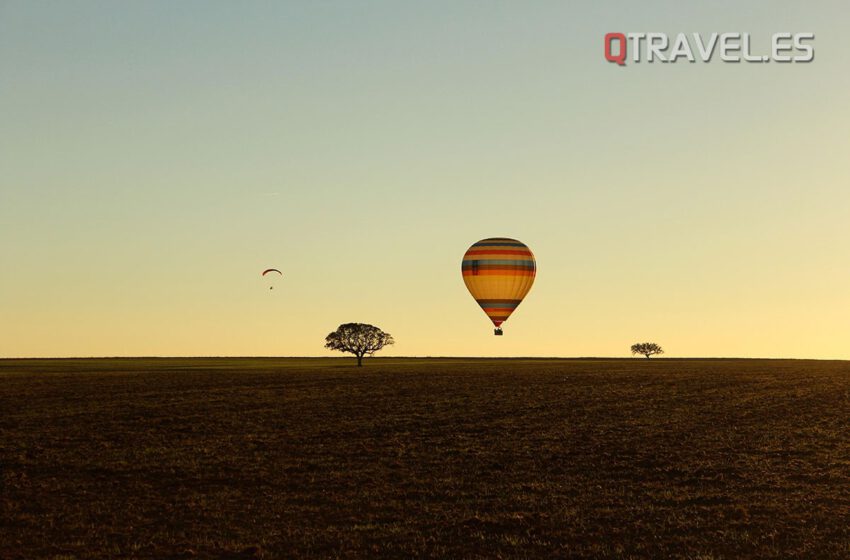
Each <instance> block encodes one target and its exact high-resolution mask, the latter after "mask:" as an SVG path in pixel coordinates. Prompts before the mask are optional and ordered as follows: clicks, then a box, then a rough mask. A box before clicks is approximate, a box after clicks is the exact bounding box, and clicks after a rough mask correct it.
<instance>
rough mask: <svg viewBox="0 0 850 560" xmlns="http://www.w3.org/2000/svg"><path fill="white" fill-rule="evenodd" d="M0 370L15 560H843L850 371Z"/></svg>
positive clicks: (492, 367)
mask: <svg viewBox="0 0 850 560" xmlns="http://www.w3.org/2000/svg"><path fill="white" fill-rule="evenodd" d="M353 363H354V362H353V359H274V358H265V359H260V358H245V359H236V358H203V359H201V358H197V359H188V358H187V359H176V358H175V359H92V360H0V485H2V486H0V490H2V492H1V493H0V558H4V559H6V558H9V559H13V558H14V559H17V558H22V559H23V558H26V559H35V558H51V559H55V560H59V559H76V558H80V559H83V558H96V559H99V558H193V557H194V558H233V559H236V558H265V559H269V558H425V557H428V558H691V559H702V560H709V559H721V558H728V559H733V558H794V557H796V558H850V362H828V361H803V360H675V359H659V360H645V359H642V358H641V359H633V360H601V359H600V360H595V359H587V360H542V359H541V360H521V359H516V360H507V359H505V360H483V359H482V360H473V359H427V360H426V359H371V360H367V361H366V366H365V367H363V368H357V367H353Z"/></svg>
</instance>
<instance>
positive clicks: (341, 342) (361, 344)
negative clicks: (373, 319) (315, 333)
mask: <svg viewBox="0 0 850 560" xmlns="http://www.w3.org/2000/svg"><path fill="white" fill-rule="evenodd" d="M390 344H395V340H393V337H392V335H390V334H389V333H385V332H384V331H382V330H381V329H379V328H378V327H376V326H374V325H367V324H365V323H345V324H343V325H340V326H339V327H338V328H337V329H336V330H335V331H334V332H332V333H330V334H329V335H328V336H327V337H325V348H328V349H329V350H338V351H340V352H347V353H349V354H354V355H355V356H356V357H357V365H358V367H359V366H362V365H363V356H371V355H372V354H374V353H375V352H377V351H378V350H380V349H382V348H383V347H384V346H389V345H390Z"/></svg>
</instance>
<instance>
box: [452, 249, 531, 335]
mask: <svg viewBox="0 0 850 560" xmlns="http://www.w3.org/2000/svg"><path fill="white" fill-rule="evenodd" d="M461 272H462V273H463V281H464V283H465V284H466V288H467V289H468V290H469V293H470V294H472V297H474V298H475V301H477V302H478V305H480V306H481V309H483V310H484V313H486V314H487V316H488V317H489V318H490V320H491V321H493V324H494V325H495V326H496V332H495V334H497V335H500V334H502V329H501V328H500V327H501V325H502V323H504V322H505V321H507V319H508V317H510V316H511V313H513V312H514V309H516V308H517V306H518V305H519V304H520V303H522V299H523V298H524V297H525V295H526V294H527V293H528V291H529V290H530V289H531V285H532V284H534V277H535V275H536V274H537V262H536V261H535V260H534V253H532V252H531V249H529V248H528V246H526V245H525V244H524V243H521V242H519V241H517V240H516V239H509V238H507V237H491V238H488V239H482V240H481V241H479V242H478V243H475V244H473V245H472V247H470V248H469V249H468V250H467V251H466V254H465V255H463V263H462V264H461Z"/></svg>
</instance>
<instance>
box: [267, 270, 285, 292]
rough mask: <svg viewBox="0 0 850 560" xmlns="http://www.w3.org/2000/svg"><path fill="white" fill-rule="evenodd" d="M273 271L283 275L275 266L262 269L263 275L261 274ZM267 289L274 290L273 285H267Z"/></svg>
mask: <svg viewBox="0 0 850 560" xmlns="http://www.w3.org/2000/svg"><path fill="white" fill-rule="evenodd" d="M273 272H277V273H278V274H280V275H281V276H283V272H281V271H279V270H278V269H276V268H267V269H265V270H264V271H263V274H262V275H263V276H265V275H266V274H270V273H273ZM269 289H270V290H274V286H269Z"/></svg>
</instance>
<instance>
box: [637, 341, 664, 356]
mask: <svg viewBox="0 0 850 560" xmlns="http://www.w3.org/2000/svg"><path fill="white" fill-rule="evenodd" d="M663 353H664V350H663V349H662V348H661V347H660V346H659V345H657V344H655V343H654V342H638V343H637V344H632V354H633V355H634V354H643V355H644V356H646V357H647V359H649V357H650V356H653V355H655V354H663Z"/></svg>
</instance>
